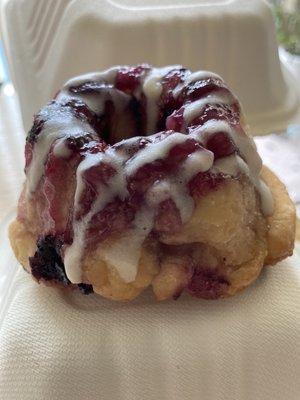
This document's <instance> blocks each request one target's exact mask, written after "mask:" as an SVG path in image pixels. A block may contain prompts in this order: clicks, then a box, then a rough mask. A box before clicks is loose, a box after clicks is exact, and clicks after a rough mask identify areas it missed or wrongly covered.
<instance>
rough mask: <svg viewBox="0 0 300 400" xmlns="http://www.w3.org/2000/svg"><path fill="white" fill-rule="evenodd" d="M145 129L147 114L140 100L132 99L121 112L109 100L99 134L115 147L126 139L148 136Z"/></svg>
mask: <svg viewBox="0 0 300 400" xmlns="http://www.w3.org/2000/svg"><path fill="white" fill-rule="evenodd" d="M145 127H146V121H145V112H144V110H143V107H142V105H141V103H140V102H139V101H138V100H136V99H135V98H132V99H131V100H130V101H129V102H128V104H127V105H126V106H125V107H124V109H121V110H119V109H117V107H116V106H115V105H114V104H113V102H112V101H110V100H109V101H107V102H106V103H105V110H104V116H103V118H102V123H101V126H100V129H99V130H98V133H99V135H100V137H101V138H102V139H103V140H105V142H106V143H108V144H110V145H113V144H115V143H118V142H120V141H121V140H124V139H128V138H131V137H134V136H144V135H146V129H145ZM153 133H154V132H153Z"/></svg>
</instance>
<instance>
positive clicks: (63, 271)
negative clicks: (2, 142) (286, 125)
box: [9, 65, 295, 300]
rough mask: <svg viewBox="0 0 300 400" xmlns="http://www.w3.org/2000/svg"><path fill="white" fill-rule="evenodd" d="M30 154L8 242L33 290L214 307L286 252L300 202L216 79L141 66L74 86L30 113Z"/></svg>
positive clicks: (79, 81) (77, 80) (175, 68)
mask: <svg viewBox="0 0 300 400" xmlns="http://www.w3.org/2000/svg"><path fill="white" fill-rule="evenodd" d="M25 158H26V165H25V174H26V180H25V184H24V188H23V191H22V194H21V196H20V200H19V206H18V215H17V218H16V220H15V221H14V222H13V223H12V224H11V226H10V230H9V236H10V241H11V245H12V248H13V250H14V253H15V255H16V257H17V259H18V260H19V261H20V263H21V264H22V265H23V267H24V268H25V269H26V270H27V271H28V272H30V273H31V274H32V276H33V277H34V278H35V279H36V280H37V281H38V282H42V283H45V284H47V285H52V286H56V287H61V288H65V289H68V288H69V289H72V288H76V287H79V288H80V289H81V290H82V291H83V292H84V293H90V292H92V291H94V292H96V293H98V294H100V295H102V296H104V297H106V298H110V299H114V300H131V299H133V298H135V297H136V296H138V295H139V294H140V293H141V292H142V291H143V290H145V289H146V288H147V287H148V286H152V289H153V292H154V294H155V297H156V298H157V299H158V300H165V299H168V298H175V299H176V298H178V297H179V296H180V294H181V293H182V292H183V291H185V292H188V293H190V294H191V295H192V296H195V297H198V298H204V299H216V298H220V297H227V296H231V295H234V294H235V293H237V292H239V291H240V290H242V289H244V288H245V287H246V286H248V285H249V284H251V283H252V282H253V281H254V280H255V279H256V278H257V277H258V276H259V274H260V272H261V270H262V268H263V267H264V265H271V264H275V263H276V262H278V261H279V260H281V259H283V258H285V257H287V256H289V255H291V254H292V250H293V245H294V236H295V209H294V206H293V204H292V202H291V200H290V198H289V196H288V194H287V192H286V190H285V187H284V185H283V184H282V183H281V182H280V181H279V180H278V179H277V178H276V177H275V176H274V174H273V173H272V172H271V171H269V170H267V169H266V168H265V167H262V162H261V159H260V157H259V155H258V153H257V151H256V147H255V144H254V142H253V140H252V138H251V137H250V136H249V134H248V128H247V126H246V124H245V121H244V118H243V115H242V111H241V107H240V105H239V102H238V100H237V98H236V97H235V96H234V94H233V93H232V92H231V91H230V89H229V88H228V87H227V86H226V84H225V83H224V81H223V80H222V79H221V78H220V77H219V76H218V75H216V74H214V73H211V72H207V71H199V72H194V73H191V72H190V71H189V70H187V69H185V68H183V67H181V66H168V67H165V68H152V67H150V66H149V65H138V66H133V67H131V66H120V67H113V68H111V69H109V70H107V71H104V72H101V73H92V74H87V75H83V76H80V77H77V78H74V79H71V80H70V81H68V82H67V83H66V84H65V85H64V86H63V88H62V89H61V90H60V91H59V92H58V94H57V95H56V97H55V98H54V100H52V101H51V102H50V103H49V104H47V105H46V106H45V107H43V108H42V109H41V110H40V111H39V112H38V113H37V114H36V116H35V118H34V123H33V126H32V129H31V130H30V132H29V133H28V136H27V140H26V147H25Z"/></svg>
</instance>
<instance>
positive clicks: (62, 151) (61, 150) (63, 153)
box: [53, 138, 72, 158]
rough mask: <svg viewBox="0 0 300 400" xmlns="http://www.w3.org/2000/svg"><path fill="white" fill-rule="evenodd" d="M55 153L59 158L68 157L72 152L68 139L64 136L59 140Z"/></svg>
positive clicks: (54, 149)
mask: <svg viewBox="0 0 300 400" xmlns="http://www.w3.org/2000/svg"><path fill="white" fill-rule="evenodd" d="M53 154H54V155H55V157H59V158H68V157H70V155H71V154H72V152H71V150H70V149H69V148H68V146H67V145H66V141H65V139H64V138H62V139H59V140H57V142H56V144H55V146H54V148H53Z"/></svg>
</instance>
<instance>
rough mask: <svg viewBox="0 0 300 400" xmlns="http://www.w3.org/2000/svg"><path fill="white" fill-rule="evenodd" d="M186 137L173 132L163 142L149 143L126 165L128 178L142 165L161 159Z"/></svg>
mask: <svg viewBox="0 0 300 400" xmlns="http://www.w3.org/2000/svg"><path fill="white" fill-rule="evenodd" d="M187 138H188V137H187V135H184V134H183V133H179V132H175V133H173V134H172V135H170V136H167V137H166V138H165V139H164V140H162V141H160V142H156V143H149V145H148V146H146V147H145V148H144V149H141V150H140V151H139V152H138V153H137V154H136V155H135V156H134V157H133V158H132V159H131V160H130V163H129V164H128V165H126V173H127V175H128V176H130V175H132V174H134V173H135V172H136V171H137V170H138V169H139V168H141V166H142V165H144V164H148V163H151V162H152V161H154V160H159V159H163V158H164V157H166V155H167V154H168V152H169V151H170V149H171V148H172V147H174V146H175V145H176V144H180V143H183V142H185V141H186V140H187Z"/></svg>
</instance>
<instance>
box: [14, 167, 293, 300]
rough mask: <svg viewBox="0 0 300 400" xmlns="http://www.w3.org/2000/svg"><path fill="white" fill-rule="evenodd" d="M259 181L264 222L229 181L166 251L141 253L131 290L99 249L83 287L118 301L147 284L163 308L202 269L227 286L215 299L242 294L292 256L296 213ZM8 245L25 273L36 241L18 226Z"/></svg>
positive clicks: (282, 194) (253, 200)
mask: <svg viewBox="0 0 300 400" xmlns="http://www.w3.org/2000/svg"><path fill="white" fill-rule="evenodd" d="M262 178H263V180H264V181H265V182H266V184H267V185H268V186H269V187H270V189H271V191H272V194H273V198H274V204H275V208H274V213H273V215H272V216H271V217H269V218H267V221H266V219H265V218H263V217H262V215H261V213H260V212H259V211H258V210H259V204H258V197H257V195H256V194H255V191H254V189H253V187H252V186H251V185H250V184H249V182H247V180H243V179H240V180H230V181H229V182H228V183H227V184H226V185H225V186H222V187H220V189H218V190H216V191H213V192H211V193H209V194H208V195H206V196H204V197H202V198H199V199H197V201H196V209H195V212H194V215H193V217H192V219H191V221H189V222H188V223H187V224H185V225H184V226H183V228H182V230H181V232H179V233H178V234H177V235H173V236H165V237H164V238H161V241H162V242H163V243H162V242H161V243H160V244H156V245H155V244H153V243H147V244H145V245H144V246H143V249H142V255H141V259H140V263H139V269H138V274H137V277H136V279H135V281H134V282H130V283H125V282H124V281H123V280H122V279H121V278H120V276H119V274H118V273H117V271H116V269H115V268H113V267H112V266H110V265H108V264H107V263H106V262H104V261H103V260H102V259H101V252H102V250H103V246H105V245H107V246H109V243H106V244H103V243H102V244H101V245H99V247H98V248H97V249H96V250H95V251H94V252H93V253H90V254H89V255H88V256H86V257H85V259H84V262H83V268H82V270H83V280H84V282H85V283H89V284H92V285H93V288H94V291H95V292H96V293H99V294H100V295H102V296H104V297H106V298H109V299H114V300H122V301H128V300H131V299H133V298H135V297H136V296H138V295H139V294H140V293H141V292H142V291H143V290H144V289H145V288H146V287H147V286H149V285H150V284H152V287H153V291H154V294H155V296H156V298H157V299H158V300H164V299H167V298H170V297H176V296H178V295H179V294H180V293H181V291H182V290H183V289H184V288H186V287H187V285H188V282H189V280H190V279H191V276H192V268H194V270H195V269H196V270H197V268H200V269H201V268H203V266H205V268H207V269H208V272H210V271H213V273H214V274H217V275H218V276H220V277H221V278H222V279H224V281H226V282H228V285H227V286H226V289H224V287H225V286H224V285H223V286H222V292H220V293H218V297H227V296H232V295H234V294H235V293H237V292H239V291H241V290H243V289H244V288H245V287H247V286H248V285H249V284H251V283H252V282H253V281H254V280H255V279H256V278H257V277H258V276H259V274H260V272H261V270H262V268H263V266H264V265H267V264H274V263H276V262H277V261H279V260H281V259H283V258H285V257H287V256H288V255H291V254H292V250H293V245H294V237H295V207H294V205H293V203H292V201H291V200H290V198H289V196H288V194H287V191H286V189H285V187H284V185H283V184H282V183H281V182H280V181H279V179H278V178H277V177H276V176H275V175H274V174H273V173H272V172H271V171H269V170H268V169H267V168H265V167H264V168H263V171H262ZM253 210H256V211H253ZM9 237H10V241H11V245H12V248H13V251H14V253H15V255H16V257H17V259H18V260H19V262H20V263H21V264H22V265H23V266H24V267H25V268H26V269H27V270H29V269H30V268H29V264H28V257H31V256H33V254H34V253H35V251H36V239H37V238H36V236H35V235H34V234H33V233H31V232H29V231H28V230H27V228H26V227H25V226H24V225H23V223H22V222H20V221H19V220H16V221H14V222H13V223H12V224H11V226H10V229H9ZM191 267H192V268H191ZM214 284H215V283H214ZM199 297H201V296H199ZM206 298H209V297H206ZM211 298H214V297H211Z"/></svg>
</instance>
